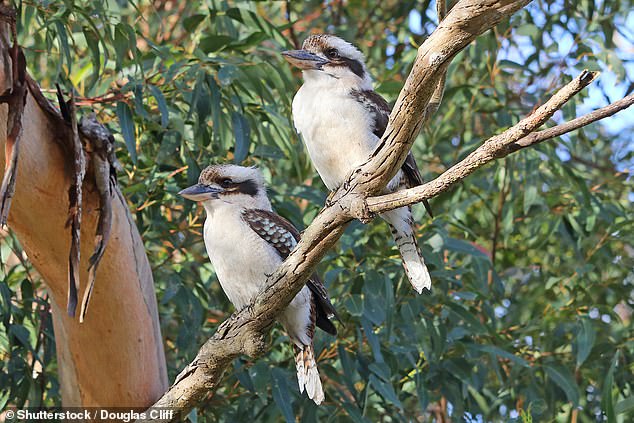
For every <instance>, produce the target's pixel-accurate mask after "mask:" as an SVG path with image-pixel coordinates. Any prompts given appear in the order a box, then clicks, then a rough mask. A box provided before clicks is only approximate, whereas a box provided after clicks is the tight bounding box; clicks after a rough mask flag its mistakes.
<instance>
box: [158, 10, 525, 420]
mask: <svg viewBox="0 0 634 423" xmlns="http://www.w3.org/2000/svg"><path fill="white" fill-rule="evenodd" d="M529 2H530V0H462V1H460V2H458V3H457V4H456V5H455V6H454V7H453V8H452V9H451V11H450V12H449V13H448V14H447V16H446V17H445V19H443V21H442V22H441V23H440V25H439V26H438V28H437V29H436V30H435V31H434V33H433V34H432V35H431V36H430V37H429V38H428V39H427V40H426V41H425V42H424V43H423V45H422V46H420V48H419V49H418V55H417V58H416V61H415V63H414V66H413V69H412V71H411V73H410V75H409V77H408V79H407V81H406V82H405V86H404V87H403V89H402V91H401V93H400V95H399V98H398V100H397V102H396V105H395V106H394V109H393V111H392V114H391V116H390V122H389V124H388V127H387V129H386V131H385V134H384V136H383V138H382V140H381V143H380V144H379V146H378V147H377V150H376V151H375V152H374V154H373V155H372V157H371V158H370V159H369V160H368V162H367V163H365V164H364V165H362V166H361V167H360V168H359V169H356V170H355V171H353V172H352V173H351V175H350V176H349V178H348V180H347V181H346V182H345V183H344V184H343V185H342V186H341V187H340V188H339V189H338V190H337V191H335V192H334V193H333V196H332V197H331V201H330V202H329V204H327V205H326V206H325V207H324V209H322V211H321V212H320V213H319V214H318V215H317V217H316V218H315V220H314V221H313V223H312V224H311V225H310V226H309V227H308V228H307V229H306V230H305V231H304V233H303V235H302V240H301V241H300V242H299V243H298V245H297V247H296V248H295V250H294V251H293V252H292V253H291V255H290V256H289V257H288V258H287V259H286V261H285V262H284V263H283V264H282V265H281V266H280V267H279V269H278V270H277V271H276V272H275V273H274V274H273V275H271V276H270V277H269V282H268V284H267V288H266V289H265V291H264V292H263V293H262V294H261V295H260V296H259V297H258V298H257V299H256V301H255V302H254V304H252V305H251V306H249V307H247V308H245V309H243V310H241V311H239V312H237V313H234V314H233V315H232V316H231V317H230V318H229V319H228V320H227V321H225V322H224V323H223V324H222V325H220V327H219V328H218V330H217V331H216V333H215V334H214V336H212V337H211V339H209V340H208V341H207V342H206V343H205V344H204V345H203V346H202V348H201V349H200V351H199V352H198V355H197V356H196V358H195V359H194V360H193V361H192V362H191V363H190V364H189V365H188V366H187V367H186V368H185V369H184V370H183V371H182V372H181V373H180V374H179V375H178V377H177V378H176V380H175V382H174V384H173V385H172V387H171V388H170V389H169V390H168V391H167V392H166V393H165V395H163V397H162V398H161V399H160V400H159V401H157V402H156V403H155V404H154V407H170V408H176V409H178V410H179V415H176V416H174V421H176V420H178V419H179V417H180V416H182V415H185V414H187V413H188V412H189V410H191V409H192V408H193V407H195V406H196V405H197V404H199V403H200V402H201V401H202V400H203V399H204V398H205V396H206V395H207V394H208V393H209V392H210V391H212V390H213V389H215V388H216V386H217V385H218V383H219V382H220V379H221V377H222V373H223V372H224V370H225V368H226V367H227V366H228V365H229V364H230V363H231V361H232V360H233V359H234V358H236V357H238V356H239V355H241V354H247V355H249V356H252V357H256V356H259V355H260V354H262V353H263V352H264V351H265V350H266V348H267V346H266V343H265V341H264V337H265V336H266V334H267V333H268V330H269V328H270V327H271V325H272V324H273V322H274V321H275V318H276V316H277V315H278V314H279V312H280V311H281V310H282V309H284V307H286V306H287V305H288V304H289V303H290V301H291V299H292V298H293V297H294V296H295V295H296V294H297V293H298V292H299V290H300V289H301V288H302V286H303V285H304V284H305V283H306V280H307V279H308V277H309V276H310V274H311V273H312V272H313V270H314V268H315V266H316V265H317V264H318V263H319V261H320V260H321V259H322V257H323V256H324V254H325V253H326V251H327V250H328V249H329V248H331V247H332V246H333V245H334V244H335V242H336V241H337V240H338V239H339V238H340V237H341V235H342V234H343V231H344V229H345V226H346V224H347V223H348V222H350V221H351V220H352V219H354V218H357V217H359V216H362V215H363V210H364V209H365V207H364V206H363V205H364V204H365V203H364V199H365V198H367V197H368V196H369V195H372V194H376V193H378V192H380V191H381V190H382V189H384V188H385V186H386V184H387V183H388V182H389V180H390V179H391V178H392V177H393V176H394V175H395V174H396V172H397V171H398V169H399V168H400V167H401V165H402V164H403V162H404V161H405V158H406V156H407V153H408V151H409V149H410V147H411V145H412V143H413V142H414V139H415V138H416V135H418V132H419V130H420V127H421V125H422V122H423V118H424V111H425V110H426V107H427V105H428V104H429V102H430V99H431V98H432V96H433V94H434V92H435V90H436V89H437V87H438V85H439V80H440V78H441V76H442V75H443V73H444V71H445V70H446V68H447V66H448V65H449V63H450V61H451V59H452V58H453V57H454V56H455V55H456V54H458V53H459V52H460V51H461V50H462V49H464V48H465V47H466V46H467V45H468V44H469V43H470V42H472V41H473V40H474V39H475V38H476V37H477V36H478V35H480V34H482V33H483V32H485V31H487V30H489V29H490V28H492V27H493V26H495V25H496V24H498V23H499V22H500V21H501V20H502V19H504V18H506V17H508V16H510V15H511V14H513V13H514V12H516V11H517V10H519V9H521V8H522V7H524V6H525V5H526V4H528V3H529Z"/></svg>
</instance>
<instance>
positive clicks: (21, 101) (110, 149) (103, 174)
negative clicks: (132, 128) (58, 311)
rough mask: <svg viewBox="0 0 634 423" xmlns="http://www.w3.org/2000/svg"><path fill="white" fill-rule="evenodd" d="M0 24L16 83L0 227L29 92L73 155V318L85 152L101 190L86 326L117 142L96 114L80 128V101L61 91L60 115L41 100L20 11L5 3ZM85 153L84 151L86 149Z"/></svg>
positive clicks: (1, 98) (0, 98)
mask: <svg viewBox="0 0 634 423" xmlns="http://www.w3.org/2000/svg"><path fill="white" fill-rule="evenodd" d="M0 20H2V21H4V22H7V23H8V24H9V27H10V31H11V35H12V38H13V46H12V47H11V51H10V58H11V62H12V68H11V75H12V78H13V84H12V86H11V88H9V89H8V90H7V91H6V92H5V93H3V94H2V95H0V103H7V104H8V106H9V107H8V118H7V140H6V143H5V161H6V163H5V171H4V177H3V180H2V186H1V187H0V225H2V226H3V227H4V226H6V223H7V218H8V215H9V210H10V206H11V199H12V197H13V195H14V192H15V181H16V175H17V163H18V157H19V146H20V136H21V133H22V115H23V113H24V106H25V104H26V97H27V93H30V94H31V95H32V96H33V98H34V99H35V100H36V102H37V103H38V104H39V105H40V107H41V108H42V109H43V110H44V111H45V112H46V113H47V114H48V115H49V117H51V118H52V119H53V120H54V121H55V122H56V124H57V125H56V129H57V131H58V132H59V135H60V136H59V138H60V139H62V140H65V142H62V144H63V145H62V147H63V149H64V151H65V152H66V153H67V154H68V155H69V156H72V170H73V174H72V183H71V185H70V188H69V190H68V199H69V207H68V221H67V226H69V227H70V231H71V246H70V251H69V255H68V293H67V313H68V315H69V316H71V317H74V316H75V312H76V309H77V302H78V295H77V292H78V290H79V286H80V277H79V273H80V270H79V269H80V263H81V256H80V251H81V248H80V243H81V214H82V186H83V183H84V179H85V177H86V168H87V163H86V157H85V155H84V154H85V152H87V153H88V154H89V157H90V158H91V159H92V162H93V163H92V170H93V176H94V178H95V184H96V186H97V189H98V191H99V218H98V224H97V228H96V233H95V241H94V243H95V249H94V252H93V254H92V256H91V257H90V260H89V274H88V284H87V286H86V289H85V291H84V296H83V299H82V305H81V312H80V317H79V321H80V322H83V321H84V318H85V315H86V310H87V308H88V303H89V301H90V295H91V293H92V290H93V287H94V283H95V279H96V272H97V268H98V267H99V261H100V260H101V258H102V257H103V253H104V251H105V248H106V245H107V244H108V238H109V234H110V227H111V224H112V206H111V204H110V201H111V199H112V195H113V188H114V187H115V186H116V181H117V179H116V170H117V169H118V168H119V164H118V162H117V160H116V157H115V154H114V139H113V137H112V134H110V132H109V131H108V130H107V129H106V128H105V126H103V125H101V124H100V123H99V122H97V120H96V118H95V117H94V115H92V116H91V117H90V118H89V119H86V120H85V121H84V120H83V119H82V124H79V125H78V123H77V113H76V107H75V99H74V96H73V94H72V93H71V99H70V100H69V101H66V100H64V96H63V93H62V91H61V89H60V88H59V86H58V87H57V98H58V101H59V107H60V108H59V110H58V109H56V108H55V107H54V106H53V105H52V104H51V103H50V101H49V100H48V99H47V98H46V97H44V95H42V92H41V90H40V88H39V86H38V85H37V83H36V82H35V81H34V80H33V79H32V78H31V77H30V76H29V75H28V74H27V72H26V61H25V58H24V54H23V53H22V50H21V49H20V47H19V45H18V44H17V31H16V12H15V10H14V9H12V8H10V7H7V6H4V5H2V4H0ZM82 140H83V141H84V143H85V144H86V148H85V150H86V151H84V144H83V143H82Z"/></svg>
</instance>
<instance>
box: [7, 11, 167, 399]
mask: <svg viewBox="0 0 634 423" xmlns="http://www.w3.org/2000/svg"><path fill="white" fill-rule="evenodd" d="M0 12H2V10H0ZM7 29H8V25H7V23H6V22H5V21H2V22H0V92H4V91H5V90H6V88H10V87H11V86H12V84H13V78H12V75H14V74H13V73H12V70H11V67H12V66H11V47H10V45H11V43H10V41H9V37H8V31H7ZM25 82H26V86H27V87H29V90H25V91H26V94H25V98H26V103H25V105H24V111H23V115H22V122H23V124H24V127H23V131H22V136H21V137H20V138H21V141H20V156H19V160H17V174H18V175H20V177H18V178H16V179H15V196H14V197H13V201H12V205H11V210H10V213H9V215H8V225H9V227H10V228H11V230H12V231H13V232H14V233H15V234H16V236H17V237H18V239H19V241H20V243H21V245H22V247H23V248H24V251H25V252H26V254H27V257H28V259H29V260H30V261H31V263H32V264H33V266H34V267H35V268H36V269H37V271H38V272H39V273H40V274H41V275H42V278H43V279H44V282H45V284H46V288H47V290H48V291H49V293H50V296H49V298H50V303H51V309H52V315H53V326H54V330H55V343H56V349H57V363H58V368H59V376H60V390H61V393H62V403H63V405H64V406H68V407H88V406H94V407H97V406H99V407H117V406H119V407H121V406H126V407H145V406H147V405H148V404H151V403H152V402H154V401H155V400H156V399H157V398H158V397H159V396H160V395H161V394H162V393H163V392H164V391H165V389H166V387H167V385H168V383H167V371H166V365H165V357H164V353H163V342H162V338H161V333H160V325H159V321H158V311H157V304H156V297H155V295H154V286H153V279H152V273H151V269H150V265H149V262H148V259H147V256H146V254H145V249H144V246H143V242H142V241H141V237H140V235H139V232H138V230H137V228H136V226H135V224H134V221H133V219H132V217H131V216H130V213H129V211H128V207H127V204H126V203H125V201H124V199H123V196H122V195H121V193H120V192H119V190H118V188H116V187H114V188H113V189H112V200H111V201H110V202H109V203H110V204H111V207H112V208H111V219H110V220H111V222H112V223H111V229H110V241H109V246H108V248H106V249H105V251H104V252H103V258H102V260H101V264H100V265H99V268H98V271H95V276H96V284H95V288H94V291H93V295H92V299H91V306H90V307H91V312H90V314H89V315H88V316H87V317H86V320H85V323H83V324H79V322H78V321H77V320H75V319H72V318H70V317H69V316H68V315H67V314H66V313H65V312H64V310H65V306H64V305H65V302H66V294H67V282H68V279H67V278H68V267H67V266H68V257H69V255H68V252H69V250H70V236H69V231H68V229H67V228H66V227H65V224H66V220H67V213H68V206H69V203H68V200H67V199H68V190H69V187H70V186H71V184H72V180H73V173H72V170H71V169H72V164H71V163H70V162H71V161H72V154H71V153H70V148H69V146H68V143H67V142H66V141H67V139H68V138H67V137H66V136H65V135H64V134H65V131H67V130H68V129H69V128H70V127H69V126H68V125H67V124H66V123H64V121H63V120H62V119H61V115H60V113H59V111H58V110H57V109H56V108H55V107H53V106H52V105H50V103H49V102H48V100H46V99H44V98H43V96H42V95H41V93H40V92H39V88H37V84H35V82H34V81H33V80H32V79H30V78H29V76H28V75H26V76H25ZM31 88H33V89H31ZM35 88H37V89H35ZM43 100H45V101H43ZM12 113H15V111H12V110H11V106H10V105H9V106H7V105H1V106H0V145H5V146H6V144H7V140H8V135H9V133H10V132H11V131H8V129H9V128H8V127H7V126H10V125H11V122H10V121H9V122H8V120H9V119H8V118H9V117H10V116H12ZM60 122H61V123H60ZM78 129H79V134H80V136H81V137H83V136H84V135H83V132H82V129H81V128H78ZM4 151H5V149H4V148H1V149H0V164H4V160H3V159H4V158H5V156H4ZM90 165H91V163H89V166H88V169H90ZM97 183H98V182H97V181H96V180H94V179H93V175H92V173H90V172H89V174H88V177H86V178H85V181H84V184H83V210H82V225H81V242H80V243H79V247H80V252H81V256H82V257H90V255H91V253H93V248H94V245H93V242H92V241H91V238H92V237H93V235H94V234H95V232H96V230H97V226H98V221H99V216H100V205H99V204H100V195H99V191H98V189H97ZM88 267H89V263H88V260H83V262H80V263H79V268H78V274H79V276H80V277H79V280H80V281H86V280H87V279H88V277H87V275H88ZM80 285H81V283H80Z"/></svg>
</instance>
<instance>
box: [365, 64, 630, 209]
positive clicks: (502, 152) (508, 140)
mask: <svg viewBox="0 0 634 423" xmlns="http://www.w3.org/2000/svg"><path fill="white" fill-rule="evenodd" d="M596 76H597V73H596V72H588V71H583V72H581V74H579V76H577V77H576V78H575V79H573V80H572V81H571V82H570V83H569V84H567V85H566V86H565V87H564V88H562V89H561V90H559V91H558V92H557V93H556V94H555V95H553V96H552V97H551V98H550V99H549V100H548V101H547V102H546V103H545V104H543V105H542V106H540V107H539V108H538V109H537V110H535V111H534V112H533V113H531V114H530V115H529V116H528V117H526V118H524V119H522V120H521V121H520V122H519V123H517V124H516V125H514V126H513V127H511V128H509V129H507V130H506V131H504V132H503V133H501V134H499V135H496V136H494V137H491V138H489V139H488V140H487V141H485V142H484V143H483V144H482V145H481V146H480V147H478V148H477V149H476V150H475V151H474V152H472V153H471V154H469V155H468V156H467V157H466V158H465V159H464V160H462V161H461V162H459V163H458V164H456V165H454V166H453V167H451V168H450V169H449V170H447V171H446V172H444V173H443V174H442V175H440V176H439V177H438V178H436V179H434V180H433V181H431V182H428V183H426V184H424V185H419V186H417V187H414V188H409V189H406V190H402V191H397V192H394V193H390V194H386V195H381V196H377V197H371V198H368V199H367V200H366V203H365V206H362V205H358V206H357V208H356V209H358V210H364V213H365V214H368V213H371V214H373V213H380V212H384V211H387V210H392V209H395V208H398V207H403V206H407V205H410V204H414V203H418V202H420V201H422V200H426V199H429V198H431V197H433V196H435V195H438V194H439V193H441V192H444V191H446V190H447V189H448V188H449V187H450V186H452V185H453V184H455V183H456V182H459V181H461V180H463V179H464V178H466V177H467V176H468V175H470V174H471V173H473V172H474V171H475V170H476V169H478V168H480V167H482V166H483V165H485V164H486V163H489V162H490V161H492V160H494V159H498V158H501V157H504V156H506V155H508V154H510V153H511V152H513V151H517V150H519V149H520V148H523V147H522V145H523V144H526V143H524V142H523V138H525V137H526V136H527V135H528V134H530V133H531V132H533V131H534V130H535V129H537V128H538V127H540V126H541V125H543V124H544V123H545V122H546V121H547V120H548V119H550V117H551V116H552V115H553V114H554V113H555V112H556V111H557V110H559V109H560V108H561V107H562V106H563V105H564V104H565V103H566V102H567V101H568V100H570V99H571V98H572V97H573V96H574V95H575V94H577V93H578V92H579V91H581V90H582V89H583V88H585V87H586V86H588V85H589V84H590V83H591V82H592V81H594V79H595V78H596ZM619 110H621V109H619ZM616 111H618V110H615V111H614V112H613V114H614V113H616ZM592 121H593V120H589V121H588V122H587V123H590V122H592ZM587 123H586V124H587ZM573 129H576V128H575V127H570V129H569V130H573ZM546 131H548V130H546ZM542 132H544V131H542ZM552 133H554V132H552ZM537 134H539V133H537ZM542 136H543V135H542ZM555 136H556V135H555ZM518 141H522V142H521V143H519V144H518V146H519V147H518V148H515V149H513V148H511V147H509V146H510V145H512V144H515V143H518ZM541 141H543V139H541V138H538V139H536V140H534V141H533V142H532V143H531V144H530V145H533V144H536V143H537V142H541ZM527 146H528V145H527Z"/></svg>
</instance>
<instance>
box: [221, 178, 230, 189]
mask: <svg viewBox="0 0 634 423" xmlns="http://www.w3.org/2000/svg"><path fill="white" fill-rule="evenodd" d="M232 184H233V181H232V180H231V179H223V180H222V181H220V186H221V187H223V188H229V187H230V186H231V185H232Z"/></svg>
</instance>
